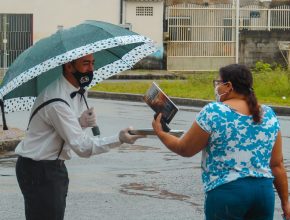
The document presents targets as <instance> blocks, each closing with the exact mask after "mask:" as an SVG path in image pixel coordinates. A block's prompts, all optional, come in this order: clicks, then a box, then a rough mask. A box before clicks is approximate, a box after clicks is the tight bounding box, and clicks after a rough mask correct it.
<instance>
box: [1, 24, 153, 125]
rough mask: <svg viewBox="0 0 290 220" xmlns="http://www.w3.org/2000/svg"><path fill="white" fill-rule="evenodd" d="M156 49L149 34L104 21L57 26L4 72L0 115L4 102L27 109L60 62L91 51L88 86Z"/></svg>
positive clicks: (7, 106) (59, 70) (12, 107)
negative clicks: (92, 65)
mask: <svg viewBox="0 0 290 220" xmlns="http://www.w3.org/2000/svg"><path fill="white" fill-rule="evenodd" d="M155 51H156V47H155V46H154V44H153V42H152V40H150V39H149V38H147V37H144V36H141V35H139V34H137V33H134V32H132V31H129V30H126V29H124V28H122V27H119V26H117V25H113V24H110V23H106V22H101V21H85V22H84V23H82V24H79V25H77V26H75V27H72V28H70V29H64V30H59V31H57V32H56V33H55V34H53V35H51V36H50V37H47V38H44V39H42V40H40V41H38V42H37V43H35V44H34V45H33V46H31V47H30V48H28V49H27V50H25V51H24V52H23V53H22V54H20V55H19V56H18V58H17V59H16V60H15V61H14V62H13V63H12V65H11V66H10V68H9V69H8V71H7V72H6V74H5V77H4V79H3V81H2V83H1V85H0V104H1V109H2V116H3V115H4V113H3V112H4V110H3V108H4V106H5V108H4V109H5V112H13V111H20V110H30V109H31V107H32V105H33V103H34V101H35V97H36V96H37V95H38V94H39V93H40V92H41V91H42V90H43V89H44V88H45V87H46V86H47V85H49V84H50V83H52V82H53V81H54V80H55V79H56V78H58V77H59V75H60V74H61V73H62V64H65V63H67V62H70V61H72V60H75V59H77V58H80V57H82V56H85V55H88V54H94V58H95V70H94V78H93V81H92V83H91V84H90V86H89V87H91V86H94V85H95V84H97V83H99V82H101V81H102V80H104V79H106V78H109V77H110V76H112V75H114V74H117V73H120V72H122V71H124V70H127V69H130V68H132V67H133V65H134V64H135V63H137V62H138V61H139V60H141V59H142V58H144V57H146V56H147V55H149V54H151V53H153V52H155ZM3 103H4V104H3ZM4 120H5V119H3V121H4ZM3 123H4V122H3Z"/></svg>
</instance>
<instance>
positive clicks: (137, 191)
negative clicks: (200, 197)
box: [119, 183, 200, 206]
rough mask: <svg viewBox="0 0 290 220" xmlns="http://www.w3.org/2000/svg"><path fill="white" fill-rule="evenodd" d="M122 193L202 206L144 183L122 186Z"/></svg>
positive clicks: (185, 196) (182, 196)
mask: <svg viewBox="0 0 290 220" xmlns="http://www.w3.org/2000/svg"><path fill="white" fill-rule="evenodd" d="M119 191H120V192H121V193H124V194H126V195H133V196H147V197H151V198H157V199H168V200H178V201H182V202H187V203H190V204H191V205H193V206H200V204H197V203H193V202H191V201H189V200H190V198H191V197H190V196H187V195H181V194H176V193H172V192H169V191H167V190H163V189H159V187H158V186H156V185H154V184H153V185H144V184H142V183H130V184H123V185H121V189H120V190H119Z"/></svg>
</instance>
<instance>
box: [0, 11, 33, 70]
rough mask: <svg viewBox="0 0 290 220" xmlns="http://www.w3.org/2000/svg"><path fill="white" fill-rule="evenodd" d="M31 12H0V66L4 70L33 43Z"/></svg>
mask: <svg viewBox="0 0 290 220" xmlns="http://www.w3.org/2000/svg"><path fill="white" fill-rule="evenodd" d="M32 32H33V15H32V14H0V68H3V69H4V70H5V69H6V68H7V67H8V66H10V64H11V63H12V62H13V61H14V60H15V59H16V57H17V56H18V55H19V54H20V53H22V52H23V51H24V50H25V49H27V48H28V47H30V46H31V45H32V44H33V39H32V34H33V33H32Z"/></svg>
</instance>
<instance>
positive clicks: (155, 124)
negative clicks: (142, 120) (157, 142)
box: [152, 113, 163, 135]
mask: <svg viewBox="0 0 290 220" xmlns="http://www.w3.org/2000/svg"><path fill="white" fill-rule="evenodd" d="M161 117H162V113H159V114H158V116H157V117H156V119H153V121H152V127H153V129H154V131H155V132H156V134H157V135H158V134H160V133H161V132H162V131H163V129H162V125H161V122H160V121H161Z"/></svg>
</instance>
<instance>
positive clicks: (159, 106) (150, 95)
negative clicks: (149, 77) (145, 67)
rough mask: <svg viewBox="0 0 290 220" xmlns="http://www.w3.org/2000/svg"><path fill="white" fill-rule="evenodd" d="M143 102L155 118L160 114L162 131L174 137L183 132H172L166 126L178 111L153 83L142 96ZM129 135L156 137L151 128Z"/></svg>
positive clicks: (132, 132)
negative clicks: (152, 111) (150, 109)
mask: <svg viewBox="0 0 290 220" xmlns="http://www.w3.org/2000/svg"><path fill="white" fill-rule="evenodd" d="M143 98H144V101H145V102H146V103H147V104H148V105H149V106H150V107H151V108H152V109H153V110H154V112H155V117H156V116H157V115H158V114H159V113H162V119H161V124H162V127H163V130H164V131H166V132H168V133H170V134H172V135H174V136H176V137H180V136H181V135H182V134H183V133H184V131H183V130H173V129H170V128H169V127H168V126H167V124H169V123H170V121H171V120H172V118H173V117H174V116H175V114H176V113H177V111H178V107H177V106H176V105H175V104H174V103H173V102H172V101H171V99H170V98H169V97H168V96H167V95H166V94H165V93H164V92H163V91H162V90H161V89H160V88H159V87H158V85H157V84H156V83H155V82H153V83H152V85H151V87H150V88H149V89H148V91H147V92H146V94H145V95H144V97H143ZM129 133H130V134H133V135H134V134H135V135H136V134H137V135H156V134H155V131H154V130H153V129H152V128H146V129H139V130H131V131H129Z"/></svg>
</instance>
